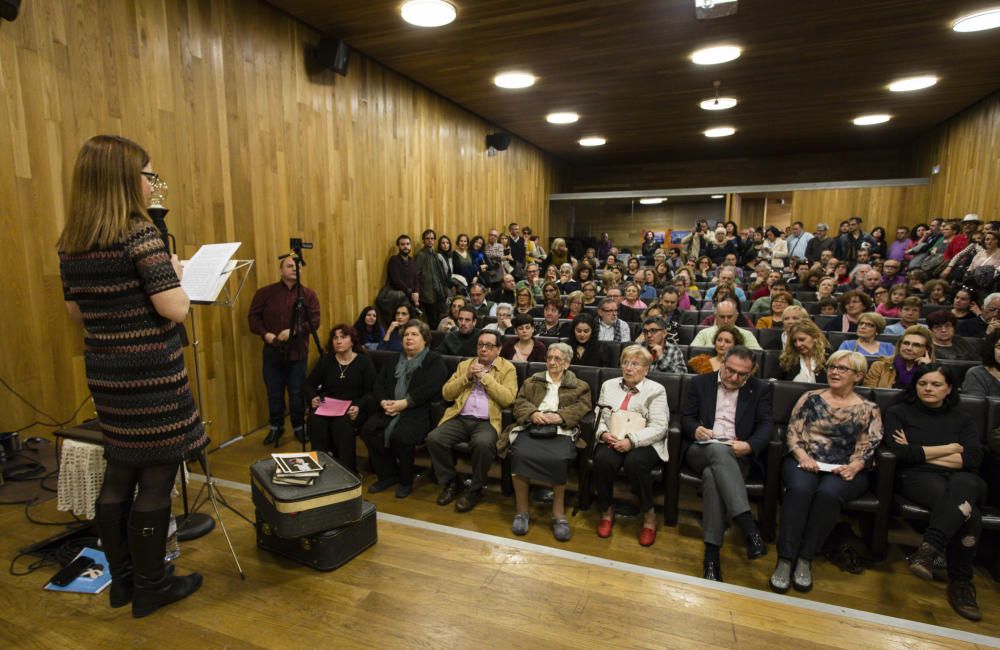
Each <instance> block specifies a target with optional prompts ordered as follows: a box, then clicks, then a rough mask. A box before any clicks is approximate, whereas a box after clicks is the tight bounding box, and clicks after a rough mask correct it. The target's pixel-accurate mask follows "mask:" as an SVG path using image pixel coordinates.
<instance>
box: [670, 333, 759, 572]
mask: <svg viewBox="0 0 1000 650" xmlns="http://www.w3.org/2000/svg"><path fill="white" fill-rule="evenodd" d="M753 369H754V357H753V354H752V353H751V352H750V350H748V349H747V348H745V347H743V346H741V345H737V346H734V347H733V348H731V349H729V350H728V351H727V352H726V354H725V357H724V359H723V362H722V367H721V368H719V371H718V372H713V373H708V374H705V375H698V376H697V377H694V378H692V379H691V386H690V389H689V390H688V391H687V393H686V395H685V397H684V404H683V405H682V406H681V433H682V435H683V436H684V438H683V441H684V442H683V444H684V446H683V448H682V449H681V458H682V459H683V460H684V462H685V463H686V464H687V465H688V467H690V468H691V469H692V470H694V472H695V473H696V474H698V475H699V476H701V479H702V503H703V509H702V529H703V533H702V534H703V536H704V540H705V559H704V564H703V572H704V573H703V577H704V578H705V580H716V581H718V582H722V561H721V559H720V556H719V549H720V548H721V547H722V536H723V534H724V533H725V532H726V526H727V524H728V522H729V520H732V521H733V522H735V523H736V525H738V526H739V527H740V529H741V530H742V531H743V535H744V537H745V538H746V541H747V547H746V551H747V559H749V560H755V559H757V558H759V557H762V556H764V555H767V546H766V545H765V544H764V540H763V538H762V537H761V535H760V530H759V529H758V528H757V524H756V523H755V522H754V520H753V515H751V514H750V501H749V499H748V497H747V487H746V478H747V476H748V475H749V474H750V468H751V467H752V466H753V465H754V464H755V463H759V462H760V461H759V458H760V455H761V453H762V452H763V451H764V450H765V449H766V448H767V446H768V443H769V442H770V440H771V435H772V432H773V431H774V419H773V416H772V414H771V411H772V403H773V395H774V388H773V386H772V385H771V384H770V383H769V382H767V381H765V380H763V379H758V378H756V377H753V376H752V375H753ZM762 469H763V468H762Z"/></svg>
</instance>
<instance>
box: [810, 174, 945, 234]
mask: <svg viewBox="0 0 1000 650" xmlns="http://www.w3.org/2000/svg"><path fill="white" fill-rule="evenodd" d="M926 213H927V186H926V185H910V186H900V187H864V188H855V189H846V190H804V191H798V192H794V193H793V195H792V213H791V221H801V222H802V223H803V224H804V225H805V227H806V229H807V230H809V231H810V232H812V230H813V229H814V228H815V227H816V224H817V223H820V222H825V223H827V224H829V226H830V229H831V231H832V232H836V230H837V227H838V225H839V224H840V222H841V221H843V220H845V219H849V218H851V217H853V216H860V217H862V218H863V219H864V229H865V230H866V231H869V232H870V231H871V229H872V228H874V227H875V226H882V227H883V228H885V229H886V232H888V233H889V236H890V240H891V238H892V236H893V233H894V231H895V229H896V226H898V225H900V224H905V225H914V224H916V223H918V222H919V221H922V220H924V219H925V218H926V217H925V215H926Z"/></svg>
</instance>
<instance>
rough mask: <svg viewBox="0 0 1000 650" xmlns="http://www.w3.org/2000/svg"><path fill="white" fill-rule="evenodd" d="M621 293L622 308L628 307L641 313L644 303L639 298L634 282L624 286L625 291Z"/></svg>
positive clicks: (637, 287) (644, 306)
mask: <svg viewBox="0 0 1000 650" xmlns="http://www.w3.org/2000/svg"><path fill="white" fill-rule="evenodd" d="M633 259H635V258H633ZM622 293H623V294H624V299H623V300H622V303H621V304H622V306H623V307H628V308H630V309H635V310H637V311H642V310H643V309H645V308H646V303H644V302H643V301H642V300H641V299H640V298H639V286H638V285H637V284H636V283H635V282H629V283H628V284H626V285H625V290H624V291H623V292H622Z"/></svg>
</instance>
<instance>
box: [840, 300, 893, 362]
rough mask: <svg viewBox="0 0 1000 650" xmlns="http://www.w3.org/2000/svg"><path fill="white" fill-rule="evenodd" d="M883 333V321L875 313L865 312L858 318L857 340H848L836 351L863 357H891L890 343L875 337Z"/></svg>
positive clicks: (891, 346)
mask: <svg viewBox="0 0 1000 650" xmlns="http://www.w3.org/2000/svg"><path fill="white" fill-rule="evenodd" d="M884 331H885V319H884V318H882V316H881V315H879V314H878V313H876V312H871V311H869V312H865V313H863V314H861V316H859V317H858V338H856V339H848V340H846V341H844V342H843V343H841V344H840V347H839V348H838V349H840V350H850V351H851V352H857V353H859V354H862V355H864V356H865V357H891V356H892V354H893V352H894V351H895V348H894V346H893V345H892V343H889V342H888V341H879V340H878V339H877V338H876V337H877V336H879V335H880V334H882V332H884Z"/></svg>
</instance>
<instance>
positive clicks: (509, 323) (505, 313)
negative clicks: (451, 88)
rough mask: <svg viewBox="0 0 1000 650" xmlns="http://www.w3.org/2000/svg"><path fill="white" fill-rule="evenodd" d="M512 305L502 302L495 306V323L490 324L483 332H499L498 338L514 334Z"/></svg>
mask: <svg viewBox="0 0 1000 650" xmlns="http://www.w3.org/2000/svg"><path fill="white" fill-rule="evenodd" d="M513 318H514V305H512V304H510V303H509V302H502V303H500V304H499V305H497V321H496V322H495V323H490V324H489V325H487V326H486V327H484V328H483V329H484V330H495V331H497V332H500V336H504V335H506V334H513V333H514V323H513Z"/></svg>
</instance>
